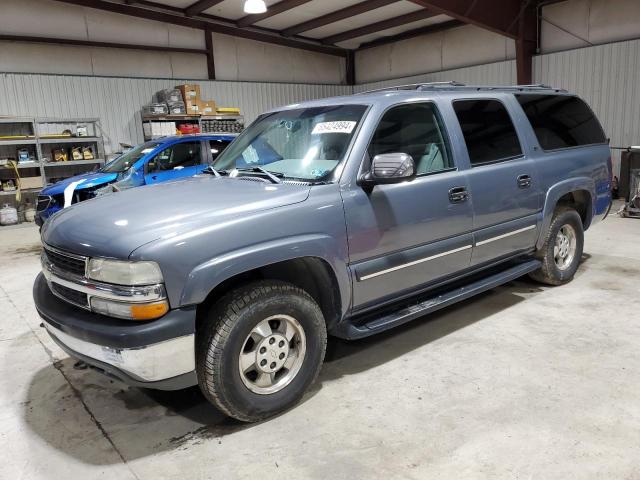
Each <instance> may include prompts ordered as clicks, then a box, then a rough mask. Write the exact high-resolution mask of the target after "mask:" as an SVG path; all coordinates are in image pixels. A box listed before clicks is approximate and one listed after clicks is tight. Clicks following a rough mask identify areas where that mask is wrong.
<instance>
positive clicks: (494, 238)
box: [476, 225, 536, 247]
mask: <svg viewBox="0 0 640 480" xmlns="http://www.w3.org/2000/svg"><path fill="white" fill-rule="evenodd" d="M532 228H536V226H535V225H529V226H528V227H524V228H520V229H518V230H514V231H513V232H509V233H504V234H502V235H498V236H497V237H491V238H487V239H486V240H482V241H481V242H476V247H479V246H480V245H484V244H485V243H491V242H495V241H496V240H502V239H503V238H507V237H510V236H511V235H517V234H518V233H522V232H526V231H527V230H531V229H532Z"/></svg>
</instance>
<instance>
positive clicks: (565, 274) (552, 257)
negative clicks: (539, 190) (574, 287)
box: [529, 207, 584, 285]
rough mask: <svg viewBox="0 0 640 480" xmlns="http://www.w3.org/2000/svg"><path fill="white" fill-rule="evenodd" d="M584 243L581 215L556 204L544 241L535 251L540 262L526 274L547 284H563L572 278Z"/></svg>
mask: <svg viewBox="0 0 640 480" xmlns="http://www.w3.org/2000/svg"><path fill="white" fill-rule="evenodd" d="M583 247H584V231H583V228H582V219H581V218H580V215H579V214H578V212H576V211H575V210H574V209H573V208H571V207H558V208H557V209H556V211H555V212H554V214H553V218H552V220H551V225H549V230H548V231H547V234H546V237H545V242H544V245H543V246H542V248H541V249H540V250H538V252H537V253H536V257H537V258H539V259H540V260H541V261H542V266H541V267H540V268H539V269H538V270H536V271H535V272H532V273H530V274H529V276H530V277H531V278H533V279H534V280H536V281H538V282H541V283H545V284H547V285H562V284H565V283H567V282H570V281H571V280H572V279H573V276H574V275H575V273H576V271H577V270H578V266H579V265H580V259H581V258H582V249H583Z"/></svg>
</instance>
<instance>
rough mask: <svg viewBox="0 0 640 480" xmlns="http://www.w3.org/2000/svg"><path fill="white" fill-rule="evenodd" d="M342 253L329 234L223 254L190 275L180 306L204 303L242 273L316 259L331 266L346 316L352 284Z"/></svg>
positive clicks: (279, 241) (311, 235)
mask: <svg viewBox="0 0 640 480" xmlns="http://www.w3.org/2000/svg"><path fill="white" fill-rule="evenodd" d="M340 251H341V248H340V245H338V242H337V240H336V239H335V238H333V237H331V236H329V235H325V234H306V235H299V236H293V237H285V238H280V239H276V240H271V241H268V242H264V243H258V244H254V245H250V246H248V247H244V248H241V249H239V250H234V251H231V252H227V253H224V254H221V255H219V256H216V257H214V258H212V259H210V260H208V261H207V262H204V263H202V264H200V265H198V266H197V267H196V268H194V269H193V270H192V271H191V272H190V274H189V276H188V279H187V282H186V284H185V285H184V288H183V290H182V294H181V297H180V305H194V304H199V303H202V302H203V301H204V300H205V299H206V298H207V296H208V295H209V293H210V292H211V291H212V290H213V289H214V288H215V287H216V286H218V285H220V284H221V283H222V282H223V281H225V280H227V279H229V278H232V277H234V276H236V275H239V274H241V273H245V272H248V271H250V270H254V269H257V268H261V267H265V266H267V265H271V264H274V263H277V262H282V261H285V260H293V259H295V258H302V257H316V258H320V259H321V260H324V261H325V262H327V263H328V264H329V265H330V267H331V268H332V270H333V273H334V275H335V278H336V279H337V282H338V288H339V290H340V298H341V301H342V305H341V306H342V314H344V313H346V312H347V310H348V308H349V305H350V302H351V283H350V280H349V273H348V270H347V265H346V261H345V259H344V258H341V257H340V256H339V255H338V252H340Z"/></svg>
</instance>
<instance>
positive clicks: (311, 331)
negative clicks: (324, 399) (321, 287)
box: [196, 280, 327, 422]
mask: <svg viewBox="0 0 640 480" xmlns="http://www.w3.org/2000/svg"><path fill="white" fill-rule="evenodd" d="M326 344H327V330H326V324H325V321H324V317H323V315H322V312H321V310H320V308H319V307H318V305H317V304H316V302H315V301H314V300H313V298H311V296H310V295H309V294H308V293H307V292H305V291H304V290H302V289H300V288H298V287H296V286H294V285H291V284H289V283H285V282H279V281H270V280H265V281H258V282H254V283H251V284H249V285H246V286H244V287H241V288H238V289H236V290H233V291H231V292H230V293H228V294H226V295H225V296H224V297H222V298H221V299H220V301H219V302H217V303H216V304H215V305H214V306H213V308H212V309H211V311H210V312H209V314H208V316H207V318H206V320H205V322H204V324H203V326H202V327H201V328H200V330H199V332H198V340H197V345H196V371H197V374H198V383H199V385H200V389H201V390H202V392H203V393H204V395H205V397H206V398H207V399H208V400H209V401H210V402H211V403H213V404H214V405H215V406H216V407H217V408H218V409H220V410H221V411H222V412H224V413H225V414H227V415H228V416H230V417H233V418H235V419H237V420H240V421H243V422H256V421H259V420H263V419H265V418H268V417H270V416H273V415H275V414H277V413H279V412H282V411H283V410H286V409H288V408H290V407H292V406H293V405H295V404H296V403H297V402H298V401H299V400H300V399H301V398H302V396H303V395H304V393H305V391H306V390H307V389H308V388H309V386H310V385H311V384H312V383H313V381H314V380H315V379H316V377H317V375H318V373H319V371H320V368H321V366H322V361H323V360H324V354H325V349H326Z"/></svg>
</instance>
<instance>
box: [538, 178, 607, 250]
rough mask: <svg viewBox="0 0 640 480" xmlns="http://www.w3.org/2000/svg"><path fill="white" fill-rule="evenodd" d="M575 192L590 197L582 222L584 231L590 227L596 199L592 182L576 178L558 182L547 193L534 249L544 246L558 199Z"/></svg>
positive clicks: (587, 179) (591, 180) (589, 179)
mask: <svg viewBox="0 0 640 480" xmlns="http://www.w3.org/2000/svg"><path fill="white" fill-rule="evenodd" d="M576 190H586V191H587V192H589V194H590V195H591V202H590V205H588V206H587V215H586V218H585V221H584V229H585V230H586V229H587V228H589V226H590V225H591V220H592V219H593V212H594V209H593V205H594V202H595V199H596V186H595V182H594V180H593V179H592V178H589V177H576V178H570V179H568V180H563V181H562V182H558V183H556V184H555V185H553V186H552V187H551V188H549V190H548V191H547V196H546V198H545V202H544V208H543V210H542V228H541V229H540V233H539V235H538V240H537V242H536V248H538V249H540V248H542V245H543V244H544V239H545V236H546V232H547V230H548V229H549V225H551V220H552V218H553V212H554V211H555V209H556V206H557V205H558V200H560V198H562V197H563V196H564V195H566V194H567V193H571V192H575V191H576Z"/></svg>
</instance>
